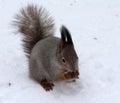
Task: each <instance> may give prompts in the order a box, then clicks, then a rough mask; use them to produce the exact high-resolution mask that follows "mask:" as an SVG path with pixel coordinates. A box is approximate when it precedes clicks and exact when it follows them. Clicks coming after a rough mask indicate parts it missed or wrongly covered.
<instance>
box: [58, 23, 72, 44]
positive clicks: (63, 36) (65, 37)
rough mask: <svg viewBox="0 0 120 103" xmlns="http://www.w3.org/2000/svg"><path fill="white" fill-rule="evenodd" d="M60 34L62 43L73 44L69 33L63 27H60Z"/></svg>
mask: <svg viewBox="0 0 120 103" xmlns="http://www.w3.org/2000/svg"><path fill="white" fill-rule="evenodd" d="M60 32H61V39H62V40H63V42H64V43H67V44H73V42H72V38H71V35H70V32H69V31H68V29H67V28H66V27H65V26H63V25H62V27H61V29H60Z"/></svg>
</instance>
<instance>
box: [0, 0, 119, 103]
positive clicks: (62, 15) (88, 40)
mask: <svg viewBox="0 0 120 103" xmlns="http://www.w3.org/2000/svg"><path fill="white" fill-rule="evenodd" d="M31 3H34V4H37V5H38V6H43V7H45V8H46V9H47V10H48V11H49V12H50V14H51V15H52V16H53V17H54V19H55V23H56V36H59V37H60V33H59V28H60V26H61V25H62V24H64V25H66V26H67V28H69V30H70V32H71V34H72V37H73V41H74V45H75V48H76V51H77V54H78V56H79V69H80V74H81V75H80V79H79V80H77V82H75V83H64V82H62V83H56V84H55V88H54V90H53V91H50V92H46V91H44V90H43V89H42V87H41V86H40V85H39V84H38V83H36V82H35V81H33V80H31V79H30V78H29V77H28V66H27V64H28V63H27V59H26V57H25V55H24V52H23V48H22V45H21V44H22V41H21V40H22V37H21V36H20V35H18V34H16V35H15V33H14V27H13V26H11V22H12V20H13V17H14V15H15V14H16V13H18V11H19V9H20V8H21V7H24V6H26V5H27V4H31ZM0 24H1V25H0V103H120V0H36V1H34V0H9V1H8V0H0Z"/></svg>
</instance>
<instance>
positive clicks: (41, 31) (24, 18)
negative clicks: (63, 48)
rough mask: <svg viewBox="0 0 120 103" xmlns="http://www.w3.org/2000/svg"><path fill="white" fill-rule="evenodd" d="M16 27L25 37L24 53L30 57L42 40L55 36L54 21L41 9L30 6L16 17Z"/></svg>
mask: <svg viewBox="0 0 120 103" xmlns="http://www.w3.org/2000/svg"><path fill="white" fill-rule="evenodd" d="M14 25H15V26H16V27H17V28H18V32H20V33H22V34H23V36H24V39H23V42H24V44H23V45H24V51H25V52H26V53H27V56H28V57H29V56H30V54H31V51H32V48H33V47H34V45H35V44H36V43H37V42H38V41H39V40H41V39H44V38H46V37H48V36H52V35H53V34H54V21H53V19H52V18H51V17H50V16H49V15H48V14H47V12H46V11H45V10H44V9H43V8H42V7H41V8H38V7H37V6H34V5H28V6H27V7H26V8H23V9H21V11H20V13H19V14H17V15H16V17H15V20H14Z"/></svg>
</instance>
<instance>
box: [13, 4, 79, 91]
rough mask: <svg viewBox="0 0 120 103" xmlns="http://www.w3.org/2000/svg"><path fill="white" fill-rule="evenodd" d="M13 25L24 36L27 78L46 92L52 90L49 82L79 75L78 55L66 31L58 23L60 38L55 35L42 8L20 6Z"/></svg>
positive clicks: (46, 13)
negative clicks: (28, 76) (35, 82)
mask: <svg viewBox="0 0 120 103" xmlns="http://www.w3.org/2000/svg"><path fill="white" fill-rule="evenodd" d="M14 26H15V27H17V32H19V33H21V34H22V35H23V37H24V38H23V48H24V52H25V53H26V56H27V58H28V66H29V75H30V78H32V79H33V80H35V81H37V82H38V83H40V85H41V86H42V87H43V88H44V89H45V90H46V91H50V90H53V87H54V83H53V82H56V81H67V80H75V79H78V78H79V68H78V56H77V53H76V51H75V48H74V44H73V41H72V37H71V34H70V32H69V30H68V29H67V28H66V27H65V26H63V25H62V26H61V28H60V33H61V38H58V37H55V36H54V30H55V29H54V20H53V18H52V17H51V16H49V14H48V12H47V11H46V10H45V9H44V8H43V7H40V8H38V6H36V5H28V6H26V7H25V8H22V9H21V10H20V13H18V14H16V16H15V18H14Z"/></svg>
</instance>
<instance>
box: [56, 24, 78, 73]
mask: <svg viewBox="0 0 120 103" xmlns="http://www.w3.org/2000/svg"><path fill="white" fill-rule="evenodd" d="M60 31H61V40H60V43H59V46H58V49H57V55H58V59H59V61H60V63H61V65H62V66H63V68H64V71H65V72H73V71H76V70H78V56H77V54H76V51H75V49H74V44H73V41H72V38H71V35H70V32H69V31H68V30H67V28H66V27H65V26H62V27H61V30H60Z"/></svg>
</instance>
